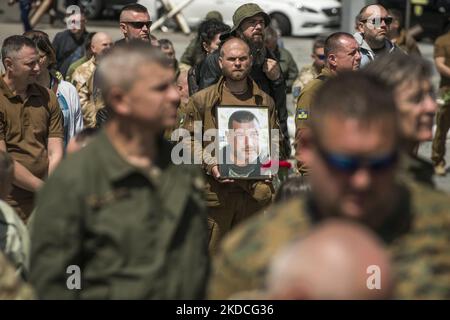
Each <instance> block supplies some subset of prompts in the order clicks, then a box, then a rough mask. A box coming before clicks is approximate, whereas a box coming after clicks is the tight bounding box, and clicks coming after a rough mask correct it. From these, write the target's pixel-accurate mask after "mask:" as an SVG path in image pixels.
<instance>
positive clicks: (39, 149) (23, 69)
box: [0, 36, 64, 222]
mask: <svg viewBox="0 0 450 320" xmlns="http://www.w3.org/2000/svg"><path fill="white" fill-rule="evenodd" d="M38 61H39V55H38V51H37V50H36V47H35V45H34V42H33V41H32V40H30V39H28V38H26V37H24V36H11V37H8V38H7V39H5V41H4V42H3V46H2V62H3V66H4V68H5V70H6V72H5V74H4V75H3V76H2V77H1V78H0V150H2V151H6V152H8V153H9V154H10V155H11V157H12V158H13V159H14V181H13V185H14V187H13V190H12V192H11V193H10V195H9V196H8V197H7V199H6V200H7V202H8V203H9V204H10V205H11V206H12V207H13V208H14V209H15V210H16V211H17V213H18V214H19V216H20V217H21V218H22V220H24V221H25V222H26V221H27V219H28V218H29V216H30V214H31V212H32V210H33V196H34V193H35V192H36V191H37V190H38V189H39V188H40V187H41V185H42V183H43V179H45V178H46V177H47V175H48V174H49V173H50V172H52V171H53V169H54V168H55V167H56V166H57V165H58V163H59V162H60V161H61V159H62V155H63V143H62V141H63V136H64V135H63V117H62V113H61V109H60V108H59V105H58V102H57V98H56V96H55V94H54V93H53V92H52V91H50V90H49V89H46V88H44V87H42V86H40V85H37V84H35V81H36V77H37V75H38V74H39V72H40V70H39V64H38Z"/></svg>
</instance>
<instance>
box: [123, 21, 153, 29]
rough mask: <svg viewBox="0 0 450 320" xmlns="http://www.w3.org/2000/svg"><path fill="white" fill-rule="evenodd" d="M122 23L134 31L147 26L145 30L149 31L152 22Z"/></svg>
mask: <svg viewBox="0 0 450 320" xmlns="http://www.w3.org/2000/svg"><path fill="white" fill-rule="evenodd" d="M122 23H126V24H129V25H130V26H132V27H133V28H134V29H142V28H143V27H144V26H147V29H150V27H151V26H152V21H122Z"/></svg>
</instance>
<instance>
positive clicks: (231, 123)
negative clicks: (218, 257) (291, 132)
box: [182, 38, 282, 254]
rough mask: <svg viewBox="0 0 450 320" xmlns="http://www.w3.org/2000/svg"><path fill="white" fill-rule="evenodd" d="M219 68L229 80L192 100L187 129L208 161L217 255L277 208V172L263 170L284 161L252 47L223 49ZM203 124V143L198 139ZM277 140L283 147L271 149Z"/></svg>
mask: <svg viewBox="0 0 450 320" xmlns="http://www.w3.org/2000/svg"><path fill="white" fill-rule="evenodd" d="M219 64H220V67H221V69H222V75H223V76H222V77H221V79H220V80H219V81H218V82H217V83H216V84H215V85H212V86H210V87H208V88H205V89H203V90H201V91H199V92H197V93H196V94H194V95H193V96H191V98H190V100H189V103H188V106H187V112H186V119H185V121H184V123H183V125H182V127H183V128H184V129H187V130H189V131H190V132H191V136H192V137H194V140H191V142H194V143H193V149H194V153H195V157H196V158H198V159H202V166H203V169H204V172H205V174H206V181H207V184H206V190H205V192H206V200H207V205H208V209H209V210H208V211H209V212H208V227H209V250H210V253H211V254H214V253H215V252H216V250H217V249H218V245H219V243H220V241H221V239H222V238H223V237H224V235H225V234H226V233H227V232H228V231H229V230H231V229H232V228H234V227H235V226H236V225H238V224H239V223H241V222H242V221H244V220H245V219H247V218H248V217H250V216H252V215H254V214H256V213H257V212H261V211H262V210H264V208H266V207H267V206H268V205H269V204H270V203H271V200H272V196H273V194H274V188H273V185H272V182H271V177H272V175H273V174H274V173H275V172H271V170H270V168H269V169H265V168H263V167H266V166H263V164H266V163H268V162H269V161H271V160H277V159H272V158H274V156H273V155H275V157H276V156H278V150H279V148H278V144H279V139H282V137H281V136H282V135H281V134H279V138H278V139H277V137H275V136H273V135H272V131H273V129H279V124H278V120H277V115H276V109H275V103H274V101H273V99H272V98H271V97H270V96H269V95H267V94H266V93H265V92H264V91H262V90H261V89H260V88H259V87H258V85H257V84H256V83H255V82H254V81H253V80H252V79H251V78H250V77H249V72H250V70H251V66H252V56H251V54H250V48H249V47H248V45H247V44H246V43H245V42H244V41H243V40H241V39H239V38H229V39H227V40H226V41H225V42H224V43H223V44H222V47H221V48H220V58H219ZM197 121H198V122H200V123H201V129H202V132H203V135H204V136H203V137H202V141H198V139H197V140H196V138H195V135H193V128H194V123H195V122H197ZM275 132H277V131H275ZM277 133H279V132H277ZM271 138H272V139H273V140H276V141H277V143H276V145H277V147H274V148H270V139H271ZM271 149H272V150H271ZM271 151H272V152H271ZM269 155H271V156H272V158H271V157H269Z"/></svg>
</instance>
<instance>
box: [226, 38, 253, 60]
mask: <svg viewBox="0 0 450 320" xmlns="http://www.w3.org/2000/svg"><path fill="white" fill-rule="evenodd" d="M235 48H239V49H242V50H246V51H247V53H248V54H250V47H249V46H248V44H247V43H246V42H245V41H244V40H242V39H241V38H231V39H229V40H226V41H225V42H224V43H223V45H222V46H221V48H220V56H221V57H223V56H224V54H225V52H229V51H231V50H233V49H235Z"/></svg>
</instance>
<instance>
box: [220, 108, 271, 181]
mask: <svg viewBox="0 0 450 320" xmlns="http://www.w3.org/2000/svg"><path fill="white" fill-rule="evenodd" d="M216 119H217V121H218V123H217V126H218V152H216V158H217V163H218V164H219V171H220V176H221V178H222V179H270V178H271V176H272V173H271V170H270V168H269V169H267V168H264V167H263V165H264V164H267V163H269V161H270V126H269V108H268V107H262V106H255V107H253V106H252V107H249V106H218V107H217V117H216Z"/></svg>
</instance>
